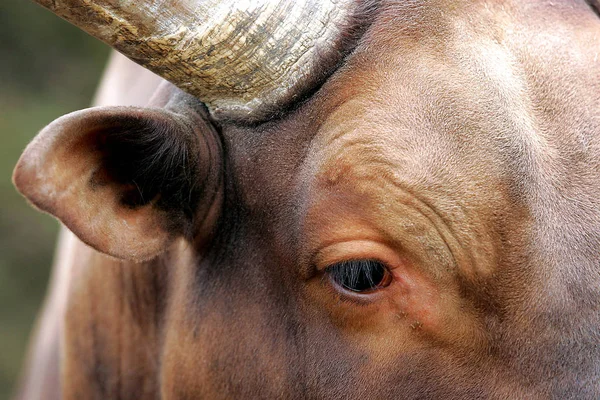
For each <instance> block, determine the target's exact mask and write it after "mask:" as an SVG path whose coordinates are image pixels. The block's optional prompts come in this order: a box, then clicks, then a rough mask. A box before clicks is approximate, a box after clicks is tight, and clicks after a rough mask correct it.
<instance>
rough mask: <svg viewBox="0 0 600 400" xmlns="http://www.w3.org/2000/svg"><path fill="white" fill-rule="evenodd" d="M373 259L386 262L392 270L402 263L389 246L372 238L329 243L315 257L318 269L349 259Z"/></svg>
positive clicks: (322, 269)
mask: <svg viewBox="0 0 600 400" xmlns="http://www.w3.org/2000/svg"><path fill="white" fill-rule="evenodd" d="M360 259H363V260H365V259H371V260H378V261H380V262H382V263H383V264H385V265H386V266H387V267H388V268H389V269H390V270H393V269H395V268H397V267H398V266H399V265H400V264H402V259H401V258H400V256H398V254H397V253H396V252H395V251H394V250H392V249H391V248H390V247H389V246H387V245H385V244H383V243H380V242H375V241H372V240H350V241H345V242H338V243H335V244H332V245H329V246H327V247H325V248H323V249H322V250H320V251H319V252H318V253H317V255H316V256H315V258H314V265H315V267H316V268H317V270H318V271H324V270H325V269H327V267H329V266H330V265H333V264H336V263H339V262H343V261H348V260H360Z"/></svg>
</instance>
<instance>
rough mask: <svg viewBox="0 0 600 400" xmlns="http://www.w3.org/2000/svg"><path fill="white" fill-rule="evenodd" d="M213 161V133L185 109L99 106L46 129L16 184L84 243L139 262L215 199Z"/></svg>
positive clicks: (183, 231)
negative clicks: (183, 110) (184, 111)
mask: <svg viewBox="0 0 600 400" xmlns="http://www.w3.org/2000/svg"><path fill="white" fill-rule="evenodd" d="M220 154H221V148H220V145H219V141H218V139H217V136H216V134H215V132H214V129H212V126H210V124H208V123H207V122H205V120H204V118H202V117H200V116H199V115H198V114H197V113H196V114H194V113H192V112H190V111H189V108H188V109H187V112H186V113H182V114H179V113H176V112H173V111H169V110H166V109H158V108H157V109H152V108H133V107H99V108H92V109H88V110H83V111H78V112H75V113H72V114H69V115H66V116H64V117H62V118H59V119H58V120H56V121H55V122H53V123H52V124H50V125H48V126H47V127H46V128H45V129H43V130H42V131H41V132H40V134H39V135H38V136H37V137H36V138H35V139H34V140H33V142H32V143H31V144H30V145H29V146H28V147H27V149H26V150H25V152H24V153H23V155H22V156H21V158H20V160H19V162H18V164H17V167H16V168H15V172H14V175H13V181H14V183H15V186H16V187H17V188H18V190H19V191H20V192H21V193H22V194H23V195H24V196H25V197H26V198H27V199H29V200H30V201H31V202H32V203H33V204H34V205H35V206H37V207H38V208H40V209H41V210H43V211H46V212H48V213H50V214H52V215H54V216H55V217H57V218H58V219H59V220H60V221H62V222H63V223H64V224H65V225H66V226H67V227H68V228H69V229H70V230H71V231H73V233H75V234H76V235H77V236H78V237H79V238H80V239H81V240H82V241H83V242H85V243H87V244H88V245H90V246H92V247H93V248H95V249H97V250H98V251H101V252H103V253H106V254H109V255H112V256H115V257H118V258H123V259H128V260H135V261H142V260H147V259H150V258H152V257H154V256H156V255H158V254H159V253H161V252H163V251H164V250H165V249H166V248H167V247H169V245H170V244H171V243H172V242H173V241H174V240H175V239H176V238H178V237H181V236H192V235H194V229H195V227H196V226H197V220H198V218H203V217H204V216H205V214H206V212H207V211H206V210H208V209H209V208H210V204H206V203H211V202H214V201H215V198H216V193H217V192H218V187H217V186H218V185H219V184H220V170H221V168H220Z"/></svg>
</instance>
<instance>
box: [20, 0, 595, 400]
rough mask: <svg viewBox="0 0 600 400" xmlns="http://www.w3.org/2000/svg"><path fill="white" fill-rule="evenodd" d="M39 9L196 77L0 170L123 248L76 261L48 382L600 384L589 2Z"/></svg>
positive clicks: (317, 389)
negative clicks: (65, 329) (89, 262)
mask: <svg viewBox="0 0 600 400" xmlns="http://www.w3.org/2000/svg"><path fill="white" fill-rule="evenodd" d="M40 2H41V3H42V4H45V5H46V6H48V7H50V8H52V9H53V10H54V11H56V12H57V13H59V14H60V15H62V16H64V17H66V18H67V19H70V20H73V21H74V22H76V23H77V24H79V25H80V26H82V27H84V28H85V29H87V30H88V31H90V32H91V33H93V34H94V35H96V36H99V37H101V38H102V39H104V40H107V41H109V42H110V43H111V44H113V45H114V46H115V47H116V48H118V49H119V50H121V51H123V52H125V53H126V54H127V55H128V56H130V57H132V58H133V59H134V60H136V61H138V62H140V63H141V64H143V65H145V66H147V67H148V68H151V69H153V70H154V71H156V72H158V73H160V74H161V75H162V76H164V77H165V78H167V79H169V80H170V81H172V82H173V83H174V84H175V85H177V86H178V87H179V88H180V89H183V90H185V91H187V92H189V93H192V95H193V96H192V95H188V94H184V93H183V92H181V91H180V90H179V89H177V88H175V87H173V86H171V85H169V84H165V85H163V87H162V88H161V89H160V91H159V92H158V93H157V95H156V96H155V98H154V99H153V100H152V101H151V103H150V105H149V107H148V108H100V109H90V110H87V111H82V112H78V113H74V114H71V115H68V116H66V117H63V118H61V119H59V120H57V121H56V122H54V123H53V124H51V125H49V126H48V127H47V128H46V129H45V130H44V131H42V132H41V134H40V136H38V138H36V139H35V140H34V141H33V142H32V144H31V145H30V146H29V147H28V149H27V150H26V151H25V154H24V155H23V157H22V159H21V161H20V162H19V165H18V166H17V169H16V173H15V183H16V185H17V187H18V188H19V189H20V190H21V191H22V192H23V193H24V194H25V196H27V197H28V198H29V199H30V200H31V201H32V202H33V203H34V204H35V205H37V206H38V207H39V208H41V209H42V210H45V211H48V212H50V213H52V214H54V215H55V216H57V217H58V218H59V219H60V220H61V221H62V222H64V223H65V224H66V225H67V226H68V227H69V228H70V229H71V230H73V232H74V233H76V234H77V235H78V236H79V237H80V239H82V240H83V241H84V242H86V243H88V244H89V245H91V246H92V247H94V248H95V249H97V250H99V251H101V252H104V253H107V254H109V255H112V256H115V257H118V258H121V259H126V260H133V261H136V262H143V263H142V264H131V263H125V264H126V265H122V263H119V262H116V261H113V260H111V259H108V258H103V256H102V257H100V256H96V258H95V260H96V261H95V263H94V264H93V267H90V269H89V270H88V271H87V272H86V273H85V274H83V275H84V276H83V277H80V280H81V281H82V282H81V283H80V284H79V287H78V288H77V290H75V292H74V294H72V299H71V303H72V304H73V306H72V308H71V310H72V311H71V312H70V313H69V314H68V322H67V324H68V326H69V327H70V328H71V329H70V330H69V334H68V339H69V340H67V342H66V344H65V346H66V354H67V356H66V360H65V363H66V365H67V367H66V368H67V369H66V371H67V372H65V373H64V376H65V386H66V391H67V394H68V395H70V396H72V397H73V398H77V396H81V395H82V393H86V391H87V392H93V393H94V394H97V395H98V396H100V397H102V396H104V397H111V396H112V395H115V396H116V394H118V395H119V396H121V397H123V398H129V397H128V396H130V397H131V398H137V397H139V396H140V395H139V392H136V390H142V389H141V388H145V389H147V390H148V397H150V398H151V396H152V395H154V396H156V397H158V396H159V395H158V393H160V394H161V395H163V396H164V397H165V398H444V399H451V398H456V399H464V398H502V399H504V398H548V397H553V398H581V397H590V398H595V397H598V396H599V395H600V386H599V384H598V382H600V380H599V378H600V376H599V374H600V373H599V371H600V367H599V366H600V350H599V349H600V346H599V340H600V339H599V333H600V331H599V328H598V327H599V326H600V325H599V324H600V314H599V306H600V302H599V300H600V293H599V292H598V289H597V288H598V285H599V284H600V275H599V274H598V271H599V268H600V254H599V253H598V248H599V245H600V209H599V208H598V205H599V202H598V198H600V183H599V182H600V179H599V178H600V139H599V137H598V133H599V132H600V82H599V81H598V78H597V77H598V76H600V62H599V61H598V54H600V43H599V42H598V37H600V21H598V18H597V16H596V15H595V14H594V13H593V11H592V9H591V8H590V7H589V6H588V5H586V4H584V3H582V2H562V3H556V2H554V3H552V4H550V3H549V2H544V1H540V2H523V1H516V0H515V1H507V2H493V1H436V2H433V1H405V2H394V1H380V2H372V3H369V4H366V3H356V4H355V3H354V2H351V1H349V2H342V3H336V2H327V1H325V2H310V1H307V2H295V3H293V4H292V3H291V2H290V3H288V2H258V3H256V4H260V5H256V4H254V5H251V4H249V3H247V2H226V1H225V2H222V4H221V3H217V2H213V1H206V2H197V3H198V4H196V3H194V4H190V5H188V4H184V3H182V2H156V1H147V2H143V4H140V2H135V3H134V2H129V1H119V2H116V1H109V0H103V1H97V2H94V3H90V2H88V1H75V0H69V1H66V2H54V1H51V2H48V1H40ZM75 3H77V4H75ZM190 3H192V2H190ZM213 3H214V4H213ZM159 5H160V6H161V7H159ZM244 7H247V8H244ZM155 14H157V15H159V16H160V18H155ZM313 14H314V17H313V18H311V16H312V15H313ZM163 17H164V18H163ZM269 20H271V21H272V25H269V26H268V29H267V28H266V26H267V25H265V22H264V21H269ZM358 33H360V35H358ZM204 35H206V36H204ZM359 36H360V37H359ZM348 38H350V39H348ZM298 43H301V44H298ZM280 44H281V47H278V46H279V45H280ZM263 46H264V47H263ZM200 101H202V102H203V103H200ZM99 260H100V261H99ZM148 260H149V261H148ZM115 263H116V264H115ZM115 266H116V269H118V271H119V272H114V271H115V270H116V269H115V268H113V269H111V268H112V267H115ZM103 268H104V269H103ZM127 270H129V271H135V272H131V274H130V275H127V276H129V279H132V278H131V277H135V279H134V280H133V282H135V284H132V283H129V284H125V283H123V282H129V281H128V280H121V281H119V280H118V279H117V280H116V281H115V282H116V283H115V284H114V285H113V284H110V285H109V284H103V285H108V286H107V287H112V288H115V290H117V292H118V293H117V295H118V296H122V297H124V298H125V299H126V300H121V301H117V302H116V303H115V304H118V306H116V305H113V306H114V309H112V308H111V310H112V311H108V312H105V311H98V309H103V307H104V306H105V305H106V304H109V303H110V304H113V303H111V302H109V301H108V300H105V299H104V298H103V296H106V297H110V296H111V294H110V293H109V292H110V291H108V290H107V291H104V292H102V291H100V290H99V289H97V288H96V287H97V285H98V284H99V283H98V282H99V281H101V280H103V279H104V280H108V279H111V278H110V277H112V276H113V275H111V274H129V273H128V272H123V271H127ZM107 271H113V272H107ZM157 271H162V272H160V273H158V272H157ZM119 276H122V275H119ZM148 276H151V278H148ZM156 276H159V277H160V279H156ZM157 281H158V283H157ZM148 282H151V283H148ZM111 285H112V286H111ZM132 285H133V286H132ZM144 285H146V286H144ZM134 286H135V287H134ZM82 287H83V288H88V290H87V291H86V290H82V289H81V288H82ZM141 287H144V288H145V289H143V290H142V289H140V288H141ZM132 293H137V294H135V295H134V294H132ZM81 304H85V305H86V306H82V305H81ZM113 306H110V307H113ZM86 307H87V308H86ZM110 307H108V306H107V308H110ZM85 310H88V311H89V310H92V311H90V312H89V314H86V311H85ZM140 310H143V312H142V311H140ZM149 310H151V313H152V315H153V317H152V318H145V317H143V316H141V315H140V314H145V315H147V314H148V313H150V311H149ZM76 311H77V312H76ZM117 320H118V321H119V322H118V323H119V324H120V325H119V330H116V328H114V326H113V324H116V323H117ZM123 332H136V334H135V335H133V334H131V335H129V334H127V333H123ZM86 335H87V336H86ZM98 370H101V371H102V373H101V374H99V373H98ZM135 371H144V372H143V373H141V372H139V375H136V372H135ZM132 382H133V383H132ZM149 382H150V383H149ZM156 382H159V383H156ZM134 383H135V385H134ZM148 385H150V386H148ZM153 385H154V386H153ZM148 388H150V389H148Z"/></svg>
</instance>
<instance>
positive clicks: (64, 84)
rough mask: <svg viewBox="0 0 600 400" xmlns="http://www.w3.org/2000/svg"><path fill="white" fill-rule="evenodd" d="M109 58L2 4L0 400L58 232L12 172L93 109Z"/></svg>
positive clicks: (33, 10) (55, 23)
mask: <svg viewBox="0 0 600 400" xmlns="http://www.w3.org/2000/svg"><path fill="white" fill-rule="evenodd" d="M108 52H109V50H108V47H107V46H105V45H103V44H102V43H100V42H99V41H97V40H95V39H93V38H91V37H89V36H87V35H86V34H84V33H82V32H81V31H79V30H78V29H77V28H74V27H72V26H71V25H69V24H68V23H66V22H64V21H63V20H61V19H60V18H58V17H56V16H54V15H53V14H51V13H50V12H49V11H47V10H45V9H43V8H42V7H40V6H38V5H36V4H34V3H33V2H31V1H25V0H2V1H0V399H8V398H9V397H10V394H11V393H12V391H13V387H14V385H15V382H16V379H17V377H18V374H19V371H20V368H21V364H22V362H23V357H24V354H25V350H26V346H27V342H28V338H29V334H30V330H31V328H32V325H33V323H34V320H35V317H36V315H37V312H38V310H39V308H40V305H41V302H42V300H43V297H44V294H45V290H46V284H47V281H48V276H49V274H50V266H51V264H52V257H53V253H54V244H55V241H56V233H57V232H58V223H57V222H55V221H54V220H53V219H52V218H50V217H49V216H46V215H42V214H41V213H39V212H37V211H35V210H33V209H32V208H31V207H30V206H29V205H28V204H27V203H26V202H25V200H24V199H23V198H22V197H21V196H20V195H18V194H17V192H16V191H15V189H14V188H13V186H12V183H11V179H10V177H11V174H12V169H13V167H14V165H15V164H16V162H17V159H18V157H19V155H20V154H21V152H22V151H23V149H24V148H25V146H26V145H27V143H28V142H29V141H30V140H31V139H32V138H33V137H34V136H35V134H36V133H37V132H38V131H39V130H40V129H41V128H42V127H43V126H44V125H46V124H47V123H49V122H51V121H52V120H53V119H55V118H57V117H59V116H61V115H63V114H65V113H67V112H70V111H74V110H77V109H80V108H84V107H87V106H89V104H90V102H91V99H92V96H93V94H94V89H95V87H96V85H97V83H98V82H99V78H100V75H101V73H102V69H103V68H104V64H105V62H106V59H107V57H108Z"/></svg>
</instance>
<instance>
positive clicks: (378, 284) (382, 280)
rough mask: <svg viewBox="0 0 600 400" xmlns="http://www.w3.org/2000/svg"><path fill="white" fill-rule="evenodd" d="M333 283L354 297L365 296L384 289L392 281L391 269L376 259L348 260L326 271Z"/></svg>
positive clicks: (333, 265) (331, 266)
mask: <svg viewBox="0 0 600 400" xmlns="http://www.w3.org/2000/svg"><path fill="white" fill-rule="evenodd" d="M325 273H326V274H327V275H328V276H329V279H330V280H331V281H332V283H333V284H334V285H335V286H337V287H338V288H339V289H341V290H343V291H345V292H349V293H351V294H353V295H365V294H370V293H373V292H376V291H377V290H380V289H383V288H385V287H387V286H389V284H390V283H391V281H392V275H391V272H390V271H389V268H388V267H387V266H386V265H385V264H384V263H382V262H381V261H379V260H376V259H357V260H346V261H341V262H338V263H335V264H332V265H330V266H329V267H327V268H326V269H325Z"/></svg>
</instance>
